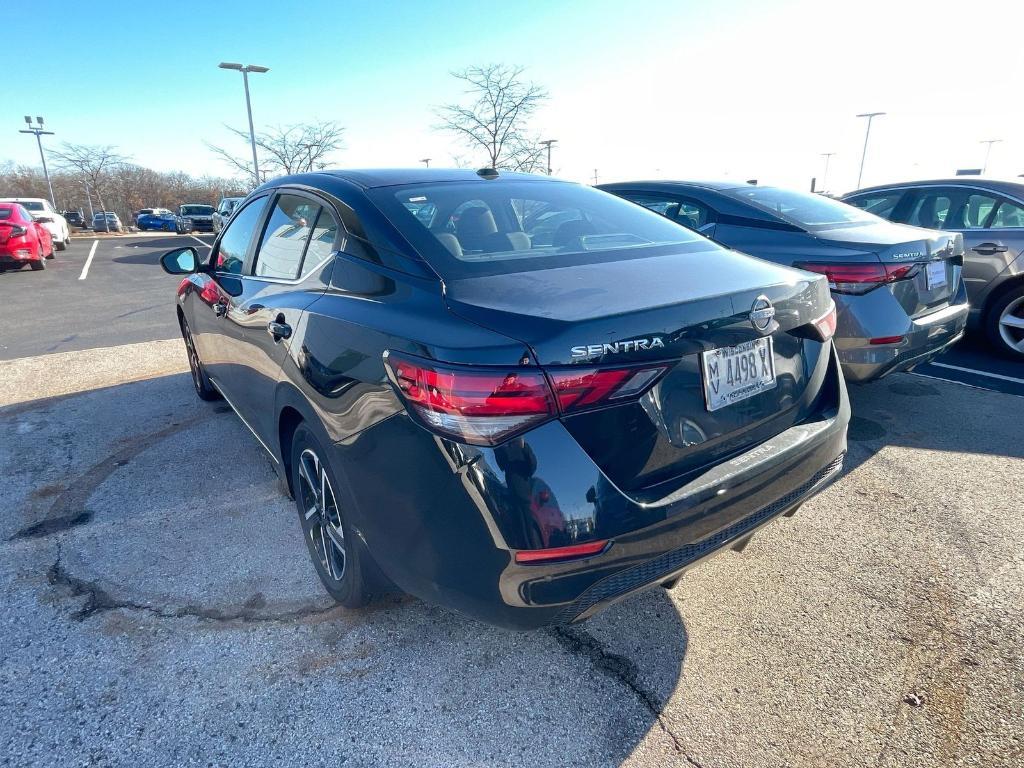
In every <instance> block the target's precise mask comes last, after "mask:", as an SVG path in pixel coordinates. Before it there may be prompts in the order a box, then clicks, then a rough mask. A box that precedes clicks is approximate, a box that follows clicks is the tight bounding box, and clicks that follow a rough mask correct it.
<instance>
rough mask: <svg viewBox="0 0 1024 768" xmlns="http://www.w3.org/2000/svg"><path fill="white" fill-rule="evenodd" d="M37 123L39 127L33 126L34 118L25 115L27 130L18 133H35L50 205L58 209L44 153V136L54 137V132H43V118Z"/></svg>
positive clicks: (39, 118) (37, 120)
mask: <svg viewBox="0 0 1024 768" xmlns="http://www.w3.org/2000/svg"><path fill="white" fill-rule="evenodd" d="M36 123H38V125H32V118H31V117H29V116H28V115H25V125H27V126H28V128H27V129H25V130H21V131H18V133H34V134H35V135H36V144H38V145H39V159H40V160H42V161H43V176H45V177H46V188H47V189H49V190H50V203H51V204H52V205H53V207H54V208H56V207H57V201H56V199H54V197H53V184H51V183H50V172H49V171H48V170H46V154H45V153H44V152H43V140H42V138H40V137H42V136H53V131H44V130H43V118H41V117H38V116H37V117H36Z"/></svg>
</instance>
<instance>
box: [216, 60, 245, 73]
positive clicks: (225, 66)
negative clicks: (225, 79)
mask: <svg viewBox="0 0 1024 768" xmlns="http://www.w3.org/2000/svg"><path fill="white" fill-rule="evenodd" d="M217 66H218V67H220V68H221V69H237V70H238V71H239V72H241V71H242V65H241V64H236V63H235V62H233V61H222V62H221V63H220V64H218V65H217Z"/></svg>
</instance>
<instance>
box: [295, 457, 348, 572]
mask: <svg viewBox="0 0 1024 768" xmlns="http://www.w3.org/2000/svg"><path fill="white" fill-rule="evenodd" d="M299 486H300V487H299V493H300V500H301V503H302V510H303V516H304V523H305V525H304V527H305V529H306V535H307V536H309V538H310V542H311V543H312V545H313V550H314V551H315V552H316V554H317V558H318V559H319V561H320V566H321V567H322V568H323V571H324V573H325V574H327V575H329V576H330V577H331V578H332V579H333V580H334V581H341V580H342V578H343V577H344V576H345V565H346V561H347V558H346V555H345V531H344V528H343V527H342V524H341V513H340V512H339V510H338V502H337V500H336V499H335V496H334V488H332V487H331V480H330V478H329V477H328V476H327V468H326V466H325V465H324V463H323V462H322V461H321V460H320V457H319V456H317V454H316V452H315V451H313V450H312V449H310V448H306V449H305V450H304V451H303V452H302V454H301V455H300V456H299Z"/></svg>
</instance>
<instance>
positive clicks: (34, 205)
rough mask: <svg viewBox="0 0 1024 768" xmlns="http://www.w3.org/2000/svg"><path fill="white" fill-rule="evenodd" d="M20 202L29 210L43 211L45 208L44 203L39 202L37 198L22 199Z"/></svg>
mask: <svg viewBox="0 0 1024 768" xmlns="http://www.w3.org/2000/svg"><path fill="white" fill-rule="evenodd" d="M20 202H21V207H22V208H25V209H27V210H29V211H42V210H45V209H44V208H43V204H42V203H39V202H36V201H35V200H21V201H20Z"/></svg>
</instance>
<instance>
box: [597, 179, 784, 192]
mask: <svg viewBox="0 0 1024 768" xmlns="http://www.w3.org/2000/svg"><path fill="white" fill-rule="evenodd" d="M749 186H753V185H751V184H747V183H746V182H744V181H721V180H719V181H684V180H681V179H670V180H666V179H651V180H649V181H616V182H612V183H609V184H598V185H597V187H598V189H633V188H637V187H645V188H647V189H664V190H666V191H668V190H671V189H693V188H694V187H699V188H701V189H713V190H715V191H716V192H724V191H725V190H729V189H742V188H744V187H749ZM766 186H770V185H766Z"/></svg>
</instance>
